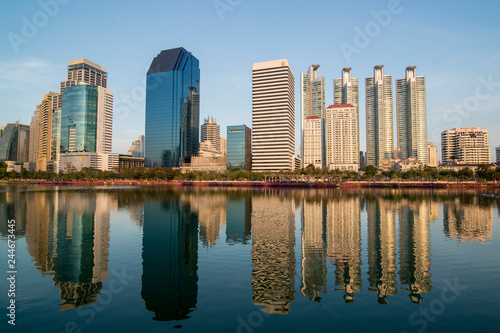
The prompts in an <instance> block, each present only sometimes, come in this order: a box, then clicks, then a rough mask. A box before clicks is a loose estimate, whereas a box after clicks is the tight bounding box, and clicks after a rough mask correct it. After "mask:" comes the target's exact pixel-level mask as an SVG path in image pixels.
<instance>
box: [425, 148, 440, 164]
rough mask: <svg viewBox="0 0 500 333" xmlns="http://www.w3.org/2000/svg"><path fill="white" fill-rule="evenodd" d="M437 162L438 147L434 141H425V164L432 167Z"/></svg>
mask: <svg viewBox="0 0 500 333" xmlns="http://www.w3.org/2000/svg"><path fill="white" fill-rule="evenodd" d="M438 164H439V163H438V149H437V147H436V146H435V145H434V143H432V142H427V165H428V166H430V167H433V168H434V167H437V166H438Z"/></svg>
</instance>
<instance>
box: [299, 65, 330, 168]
mask: <svg viewBox="0 0 500 333" xmlns="http://www.w3.org/2000/svg"><path fill="white" fill-rule="evenodd" d="M318 68H319V65H312V66H309V69H308V71H307V73H301V74H300V87H301V91H300V92H301V94H300V106H301V107H300V112H301V121H300V131H301V137H300V139H301V141H300V147H301V148H300V155H301V156H300V157H301V158H302V160H304V128H305V124H304V123H305V120H306V118H308V117H311V116H313V117H319V118H321V119H325V78H324V77H323V76H321V77H318V72H317V71H318ZM323 149H324V148H323ZM306 165H308V164H306V163H305V162H304V166H306Z"/></svg>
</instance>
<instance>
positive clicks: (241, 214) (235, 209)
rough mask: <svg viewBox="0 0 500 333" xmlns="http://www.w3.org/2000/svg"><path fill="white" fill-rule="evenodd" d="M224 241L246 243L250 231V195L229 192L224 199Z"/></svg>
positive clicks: (248, 240) (249, 237)
mask: <svg viewBox="0 0 500 333" xmlns="http://www.w3.org/2000/svg"><path fill="white" fill-rule="evenodd" d="M226 212H227V213H226V219H227V221H226V243H228V244H247V243H249V242H250V239H251V232H252V196H251V194H250V193H248V192H243V193H242V194H241V195H238V194H234V193H229V194H228V195H227V199H226Z"/></svg>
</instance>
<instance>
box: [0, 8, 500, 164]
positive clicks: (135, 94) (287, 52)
mask: <svg viewBox="0 0 500 333" xmlns="http://www.w3.org/2000/svg"><path fill="white" fill-rule="evenodd" d="M283 4H284V2H280V1H276V2H273V3H272V4H268V10H267V11H266V12H265V13H263V12H262V11H261V10H260V9H259V8H260V6H259V3H258V1H257V2H252V3H241V4H238V5H234V6H230V8H231V9H232V10H226V11H223V12H220V11H217V10H216V8H215V7H214V6H213V4H212V3H211V2H207V3H203V4H201V5H200V6H195V7H193V8H191V6H189V4H187V3H186V4H184V3H169V4H156V7H158V10H157V11H155V13H150V12H149V10H148V7H146V6H139V5H133V4H131V5H127V6H122V5H121V4H118V3H116V2H114V3H113V2H109V3H108V2H107V3H106V4H103V6H104V7H103V10H102V11H100V12H98V13H94V15H95V18H96V19H100V20H101V21H102V22H103V25H101V26H99V27H97V26H96V27H88V29H87V30H85V31H83V30H81V29H79V28H78V27H79V26H81V25H82V24H83V22H84V21H83V20H84V18H83V16H82V17H79V16H78V15H76V14H78V13H79V12H83V11H88V10H89V8H91V5H90V4H85V3H80V2H68V3H66V4H60V5H59V7H58V9H57V13H56V14H55V15H53V17H52V16H48V15H46V16H48V17H49V19H48V20H47V23H46V24H43V25H42V24H39V25H40V26H35V28H36V32H33V31H31V34H28V35H26V36H28V37H25V36H24V35H23V26H25V25H26V24H25V21H23V20H22V18H23V17H25V18H26V21H28V22H31V23H32V22H33V15H34V14H36V13H38V12H40V13H45V11H44V9H43V8H42V7H41V6H40V5H39V4H38V2H36V1H31V2H23V3H9V4H6V12H9V15H8V16H6V17H5V19H4V20H2V22H1V23H0V29H1V30H2V31H3V32H4V34H3V35H4V38H3V39H2V41H1V42H0V45H1V46H2V49H3V50H5V52H4V53H3V54H2V56H1V58H0V85H1V87H2V88H4V89H2V90H1V92H0V98H2V101H3V102H4V103H2V110H1V111H2V112H1V114H2V117H1V121H0V122H1V123H2V124H7V123H15V121H16V120H20V122H21V123H22V124H29V122H30V119H31V116H32V115H33V110H34V109H35V107H36V104H38V103H39V102H40V100H41V98H43V95H44V94H45V93H47V92H48V91H57V89H58V86H57V84H58V82H59V81H60V78H61V76H62V75H65V71H66V68H65V64H66V63H67V61H68V59H78V58H81V57H85V58H87V59H92V61H95V62H97V63H99V64H101V65H103V66H105V67H106V68H107V69H108V71H109V72H110V73H112V77H111V78H110V83H109V84H110V86H111V87H113V90H114V92H115V122H114V128H113V133H115V136H114V138H113V149H112V151H114V152H121V153H125V152H126V151H127V149H128V147H129V145H130V142H131V141H132V140H133V139H134V138H137V137H138V136H139V135H142V134H144V133H143V131H144V130H143V128H144V112H145V111H144V110H145V107H144V105H145V97H144V88H145V76H144V72H145V70H147V68H148V66H149V64H150V61H151V57H152V56H153V55H154V54H157V53H158V50H160V49H168V48H173V47H178V46H184V47H186V49H189V50H190V51H192V52H193V53H194V54H196V55H197V57H198V59H201V60H202V77H201V80H202V81H203V82H204V90H203V95H204V96H205V97H204V98H203V99H202V100H201V106H200V107H201V113H200V117H205V116H206V115H209V114H210V115H213V116H214V117H216V118H217V119H218V120H219V122H220V125H221V131H222V133H225V129H226V126H228V125H232V124H239V123H246V124H249V123H250V120H251V115H250V109H251V93H250V91H251V80H250V73H249V68H251V64H252V63H254V62H258V61H265V60H267V59H280V58H285V57H286V58H287V59H288V60H289V61H290V65H291V67H292V69H293V70H295V71H296V72H297V73H298V72H300V71H301V70H302V69H306V68H307V67H308V66H309V65H311V64H312V63H319V64H321V73H322V76H324V77H325V85H326V105H330V104H333V103H332V102H333V79H334V78H335V77H337V75H338V72H339V70H340V69H342V68H343V67H346V66H349V67H352V72H353V76H354V77H358V78H359V79H360V81H361V82H360V86H359V89H360V90H361V91H364V90H365V87H364V80H363V78H365V77H368V76H370V75H371V69H372V68H373V66H374V65H376V64H384V65H385V72H386V73H387V74H391V75H392V76H393V77H394V78H399V77H403V75H404V68H406V67H407V66H409V65H416V66H418V70H419V73H420V74H421V75H425V76H426V80H427V114H428V124H429V128H428V134H429V135H428V140H429V141H433V142H434V143H435V144H436V145H437V146H440V143H439V138H440V133H441V132H442V131H443V130H446V129H450V128H454V127H466V126H477V127H481V128H486V129H488V130H489V131H490V133H498V132H500V115H499V114H498V112H495V110H496V105H498V103H499V100H500V94H499V92H500V90H499V89H498V81H499V80H498V79H497V78H498V77H499V76H500V65H499V63H498V61H497V60H498V55H497V54H498V49H499V47H498V46H497V43H495V41H496V36H498V32H499V27H498V26H497V25H496V24H495V23H494V22H495V20H494V16H493V15H494V13H495V12H497V11H498V10H497V9H498V6H499V4H497V3H496V2H489V3H486V4H483V6H481V7H478V6H474V5H473V4H467V3H461V4H456V3H453V5H452V3H448V2H444V3H439V4H433V7H432V10H431V9H430V7H429V5H427V4H425V3H421V2H418V3H415V2H406V1H401V2H400V3H399V6H397V10H395V11H393V12H389V13H390V15H389V17H388V18H387V17H383V18H381V19H380V20H386V21H388V23H384V24H383V25H382V24H378V25H376V24H369V23H370V22H372V23H377V22H379V21H377V19H376V17H378V16H377V14H378V13H381V12H382V11H385V12H388V10H389V6H388V4H389V2H378V3H373V2H365V3H360V4H342V7H341V8H336V7H335V6H334V5H333V4H330V3H328V2H326V1H325V2H319V3H318V4H317V5H318V6H320V7H322V10H321V11H318V12H315V15H316V16H317V22H318V25H316V26H315V27H314V31H315V33H314V34H312V33H311V32H312V29H313V28H312V26H311V28H307V27H305V26H304V25H297V24H296V21H297V20H300V19H301V18H302V17H303V15H304V13H308V12H310V11H311V10H312V9H311V8H310V6H308V5H307V4H294V5H293V6H287V8H289V9H288V11H289V12H288V13H287V14H288V16H287V19H286V20H285V16H284V15H283V12H282V8H283V6H282V5H283ZM185 7H190V13H191V15H192V17H193V18H196V19H197V20H198V22H199V23H197V27H198V28H196V29H195V28H194V27H189V29H188V31H187V32H186V34H182V35H181V34H179V35H175V36H171V37H169V39H167V40H166V39H165V38H163V37H161V36H162V33H161V32H162V31H165V30H168V29H172V28H174V27H176V26H179V24H180V22H182V20H183V19H182V16H180V17H175V15H173V13H175V12H181V11H183V10H184V8H185ZM107 8H114V9H116V10H113V11H111V10H106V9H107ZM166 9H169V10H168V12H169V13H172V14H169V15H168V16H169V18H170V19H169V20H165V19H164V17H163V15H162V14H161V13H164V12H167V10H166ZM334 9H335V10H339V9H341V10H342V11H344V12H351V13H353V15H349V17H347V16H346V17H340V18H338V20H339V22H338V25H339V26H340V27H342V29H341V30H339V29H337V30H336V31H339V32H340V33H339V34H335V36H331V34H327V32H328V31H330V30H331V25H330V24H328V22H329V20H328V19H327V18H328V17H329V16H330V15H331V12H332V10H334ZM110 12H112V14H109V13H110ZM143 12H147V13H148V17H149V19H148V21H147V22H144V24H138V25H136V24H133V25H131V24H129V22H132V21H136V20H137V17H139V16H140V14H141V13H143ZM396 12H397V13H396ZM373 13H375V14H373ZM470 15H475V16H476V17H478V18H479V19H478V20H473V22H472V21H471V20H469V19H468V18H469V17H470ZM160 17H162V19H161V20H160V19H159V18H160ZM256 17H259V18H260V19H259V22H260V24H259V25H258V26H257V30H255V29H256V26H255V24H254V22H255V18H256ZM70 23H71V24H70ZM415 24H416V25H417V26H419V27H420V28H419V29H412V28H410V27H414V26H415ZM200 25H203V26H204V29H202V31H201V32H200V29H199V26H200ZM369 26H375V27H378V30H377V29H375V32H376V33H370V34H369V35H368V34H366V28H367V27H369ZM282 29H285V30H289V31H290V33H289V34H287V35H286V36H285V37H284V39H283V43H279V44H277V43H275V42H274V39H273V37H272V35H273V34H268V35H265V34H264V32H265V31H268V32H272V31H277V30H282ZM410 29H411V30H410ZM24 30H26V31H28V32H29V29H28V28H26V29H24ZM195 30H197V32H194V31H195ZM94 31H95V32H96V33H97V34H99V35H100V34H104V36H105V37H106V38H102V39H99V40H97V39H93V38H92V43H90V41H91V37H89V36H91V35H93V34H92V32H94ZM322 31H323V32H322ZM360 31H361V32H362V34H361V33H359V32H360ZM56 34H57V35H60V34H62V35H61V37H62V38H61V39H54V38H51V37H52V36H54V35H56ZM14 35H17V36H20V38H21V40H22V42H18V43H17V44H15V43H14V44H13V42H11V40H12V38H9V36H11V37H12V36H14ZM72 35H74V36H72ZM362 35H365V36H366V38H365V39H363V38H362V37H360V36H362ZM69 36H72V37H75V38H67V37H69ZM258 36H259V37H258ZM261 36H262V37H261ZM306 36H307V39H308V42H310V43H311V44H312V45H315V48H314V51H313V52H311V49H308V48H304V47H303V45H301V43H297V41H298V40H299V39H300V38H305V37H306ZM145 37H147V38H145ZM242 37H244V38H242ZM408 39H411V40H412V43H413V46H414V47H413V48H412V52H411V53H409V52H407V51H405V50H403V49H398V48H396V45H398V44H399V43H402V42H403V41H404V40H408ZM240 40H244V43H242V42H240ZM346 45H350V46H352V49H350V50H351V51H352V52H351V53H349V52H347V51H345V52H344V51H343V49H344V50H345V49H348V48H347V47H346ZM14 46H16V47H14ZM235 46H237V47H235ZM16 50H17V52H16ZM306 50H307V52H305V51H306ZM346 55H347V57H346ZM228 69H230V70H228ZM457 69H458V70H457ZM297 81H298V80H296V82H295V85H296V91H299V87H300V82H297ZM476 89H478V91H479V94H480V95H478V96H476ZM221 96H224V97H227V98H224V99H222V98H221ZM299 98H300V97H299V94H297V96H296V101H295V103H296V106H298V105H299V101H300V99H299ZM236 102H238V103H237V104H236ZM394 102H395V101H394ZM235 105H238V107H237V108H236V110H235ZM394 108H395V107H394ZM364 109H365V105H364V98H362V96H360V105H359V110H360V113H361V116H360V128H361V129H363V128H364V127H365V119H364V118H365V117H364ZM295 111H296V115H295V119H296V120H299V119H300V117H299V115H300V113H299V112H300V110H299V108H297V107H296V110H295ZM235 116H237V118H238V119H234V118H235ZM296 128H297V130H298V129H299V125H298V123H297V126H296ZM296 132H297V131H296ZM360 132H361V133H360V144H361V149H362V150H366V147H365V142H366V138H365V133H364V131H363V130H361V131H360ZM295 141H296V150H297V152H298V146H299V143H300V140H299V136H298V133H296V140H295ZM497 146H500V138H499V137H494V135H492V138H491V147H492V150H493V149H494V148H493V147H497ZM492 156H494V155H493V154H492Z"/></svg>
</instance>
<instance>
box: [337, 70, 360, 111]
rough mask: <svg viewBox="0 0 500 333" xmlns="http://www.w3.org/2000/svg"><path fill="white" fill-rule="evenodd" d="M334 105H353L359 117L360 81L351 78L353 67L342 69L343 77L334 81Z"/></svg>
mask: <svg viewBox="0 0 500 333" xmlns="http://www.w3.org/2000/svg"><path fill="white" fill-rule="evenodd" d="M333 85H334V96H333V97H334V104H351V105H352V106H354V107H355V108H356V111H357V112H358V117H359V80H358V79H357V78H354V77H351V67H346V68H344V69H342V77H341V78H339V79H334V80H333Z"/></svg>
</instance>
